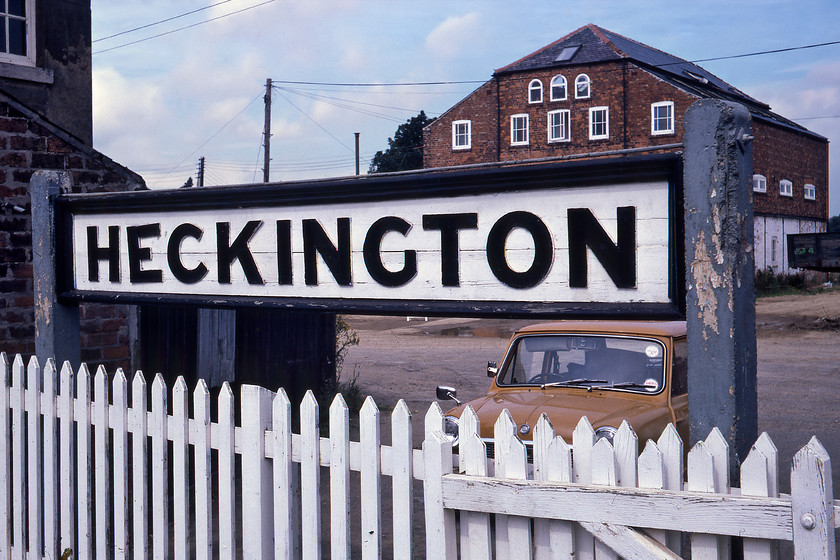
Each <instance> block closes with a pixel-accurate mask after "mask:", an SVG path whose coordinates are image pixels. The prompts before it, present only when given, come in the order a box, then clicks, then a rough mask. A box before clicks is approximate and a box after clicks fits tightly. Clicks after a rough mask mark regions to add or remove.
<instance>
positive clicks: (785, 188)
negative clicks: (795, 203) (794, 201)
mask: <svg viewBox="0 0 840 560" xmlns="http://www.w3.org/2000/svg"><path fill="white" fill-rule="evenodd" d="M779 194H780V195H782V196H793V183H791V182H790V181H788V180H787V179H782V180H781V181H779Z"/></svg>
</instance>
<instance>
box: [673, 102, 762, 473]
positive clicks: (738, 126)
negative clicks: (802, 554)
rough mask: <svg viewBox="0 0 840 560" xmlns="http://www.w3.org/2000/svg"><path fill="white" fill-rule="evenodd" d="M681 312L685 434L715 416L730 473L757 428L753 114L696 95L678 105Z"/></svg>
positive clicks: (711, 423)
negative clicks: (681, 120) (681, 119)
mask: <svg viewBox="0 0 840 560" xmlns="http://www.w3.org/2000/svg"><path fill="white" fill-rule="evenodd" d="M684 159H685V163H684V181H683V184H684V187H685V248H686V284H687V286H686V287H687V294H686V317H687V321H688V406H689V433H690V444H691V445H694V443H695V442H697V441H699V440H701V439H705V438H706V436H707V435H708V434H709V431H710V430H711V429H712V428H713V427H715V426H717V427H718V428H719V429H720V430H721V432H722V433H723V435H724V437H726V438H727V440H728V442H729V453H730V476H732V477H733V478H732V480H738V478H737V473H738V472H739V465H740V461H742V460H743V459H745V458H746V456H747V453H749V450H750V446H751V445H752V443H753V442H754V441H755V439H756V437H757V436H758V433H757V432H758V422H757V408H758V404H757V394H756V345H755V293H754V291H753V283H754V274H755V265H754V257H753V209H752V188H751V184H752V124H751V118H750V114H749V112H748V111H747V109H746V108H745V107H743V106H742V105H737V104H734V103H728V102H724V101H720V100H712V99H703V100H700V101H697V102H696V103H694V104H693V105H692V106H691V107H689V108H688V110H687V111H686V114H685V156H684Z"/></svg>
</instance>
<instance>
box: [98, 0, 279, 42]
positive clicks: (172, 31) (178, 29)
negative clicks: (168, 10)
mask: <svg viewBox="0 0 840 560" xmlns="http://www.w3.org/2000/svg"><path fill="white" fill-rule="evenodd" d="M276 1H277V0H266V1H265V2H261V3H259V4H254V5H253V6H247V7H245V8H242V9H240V10H236V11H233V12H230V13H227V14H222V15H220V16H216V17H214V18H210V19H206V20H204V21H199V22H198V23H193V24H190V25H185V26H183V27H179V28H177V29H173V30H171V31H165V32H163V33H158V34H157V35H151V36H149V37H145V38H143V39H137V40H136V41H130V42H128V43H123V44H122V45H117V46H114V47H110V48H107V49H102V50H101V51H96V52H94V53H93V54H101V53H106V52H108V51H113V50H116V49H121V48H123V47H127V46H129V45H136V44H137V43H143V42H144V41H150V40H152V39H157V38H158V37H164V36H166V35H171V34H173V33H177V32H179V31H184V30H185V29H192V28H193V27H198V26H199V25H204V24H205V23H210V22H211V21H217V20H220V19H224V18H227V17H230V16H233V15H236V14H241V13H242V12H247V11H248V10H253V9H254V8H259V7H260V6H265V5H266V4H271V3H273V2H276Z"/></svg>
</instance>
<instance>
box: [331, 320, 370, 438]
mask: <svg viewBox="0 0 840 560" xmlns="http://www.w3.org/2000/svg"><path fill="white" fill-rule="evenodd" d="M358 345H359V333H357V332H356V331H355V330H353V329H352V328H351V327H350V325H349V324H348V323H347V320H346V319H345V318H344V317H343V316H341V315H337V316H336V318H335V377H336V387H335V391H334V392H333V394H332V395H330V399H329V402H324V403H321V409H322V410H321V416H322V421H326V415H327V411H328V410H329V406H330V404H332V398H333V397H334V396H335V394H337V393H341V396H342V397H344V402H345V403H347V407H348V408H349V409H350V411H351V412H358V411H359V410H360V409H361V408H362V404H364V400H365V396H364V395H363V394H362V389H361V387H360V386H359V384H358V380H359V372H358V371H357V370H356V368H353V373H352V375H351V376H350V378H349V379H345V380H342V373H343V366H344V360H345V358H346V357H347V351H348V350H349V348H350V347H351V346H358Z"/></svg>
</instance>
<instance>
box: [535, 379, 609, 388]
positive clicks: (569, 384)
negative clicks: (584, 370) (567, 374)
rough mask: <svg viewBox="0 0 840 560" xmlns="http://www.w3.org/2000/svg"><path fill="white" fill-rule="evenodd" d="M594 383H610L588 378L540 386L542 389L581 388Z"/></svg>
mask: <svg viewBox="0 0 840 560" xmlns="http://www.w3.org/2000/svg"><path fill="white" fill-rule="evenodd" d="M593 383H609V381H607V380H606V379H589V378H587V377H580V378H578V379H569V380H567V381H554V382H552V383H543V384H542V385H540V388H541V389H545V388H546V387H579V386H581V385H583V386H586V385H591V384H593ZM586 388H587V389H591V387H586Z"/></svg>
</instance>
